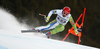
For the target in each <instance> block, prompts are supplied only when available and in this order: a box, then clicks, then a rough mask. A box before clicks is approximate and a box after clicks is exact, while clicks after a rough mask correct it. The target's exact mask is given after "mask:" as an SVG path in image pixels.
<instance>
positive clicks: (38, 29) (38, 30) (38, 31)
mask: <svg viewBox="0 0 100 49" xmlns="http://www.w3.org/2000/svg"><path fill="white" fill-rule="evenodd" d="M32 30H34V31H37V32H40V30H39V29H38V30H35V28H32Z"/></svg>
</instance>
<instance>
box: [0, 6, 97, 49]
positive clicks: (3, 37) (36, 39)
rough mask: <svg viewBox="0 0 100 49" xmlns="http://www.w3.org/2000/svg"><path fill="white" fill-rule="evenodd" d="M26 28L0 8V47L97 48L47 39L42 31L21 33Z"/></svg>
mask: <svg viewBox="0 0 100 49" xmlns="http://www.w3.org/2000/svg"><path fill="white" fill-rule="evenodd" d="M24 29H28V28H27V25H25V24H20V23H19V22H18V21H17V19H16V18H15V17H14V16H13V15H12V14H10V13H9V12H8V11H5V10H4V9H2V8H0V49H97V48H94V47H90V46H83V45H78V44H74V43H69V42H62V41H58V40H54V39H48V38H46V36H45V35H44V34H43V33H24V34H23V33H21V30H24Z"/></svg>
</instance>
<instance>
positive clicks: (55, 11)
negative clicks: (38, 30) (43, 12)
mask: <svg viewBox="0 0 100 49" xmlns="http://www.w3.org/2000/svg"><path fill="white" fill-rule="evenodd" d="M57 11H59V10H51V11H50V12H49V13H48V16H47V20H46V22H48V21H49V19H50V17H51V15H52V14H57Z"/></svg>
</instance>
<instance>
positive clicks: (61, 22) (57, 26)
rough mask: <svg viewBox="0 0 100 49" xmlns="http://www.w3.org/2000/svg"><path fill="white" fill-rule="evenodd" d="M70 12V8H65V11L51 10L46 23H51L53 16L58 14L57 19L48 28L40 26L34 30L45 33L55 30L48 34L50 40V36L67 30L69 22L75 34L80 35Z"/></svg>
mask: <svg viewBox="0 0 100 49" xmlns="http://www.w3.org/2000/svg"><path fill="white" fill-rule="evenodd" d="M70 11H71V9H70V8H69V7H64V8H63V9H55V10H51V11H50V12H49V13H48V16H47V17H46V22H48V21H49V19H50V17H51V15H52V14H57V17H56V19H54V20H53V21H52V22H50V23H49V24H47V25H46V26H40V27H36V28H32V29H33V30H38V31H39V32H40V31H43V30H50V29H53V30H51V31H48V32H47V33H46V35H47V37H48V38H49V37H50V35H53V34H56V33H58V32H61V31H63V30H64V29H65V25H66V24H67V23H68V21H69V22H70V23H71V25H72V26H73V28H74V30H75V33H76V34H79V32H78V31H77V27H76V25H75V23H74V20H73V18H72V16H71V14H70Z"/></svg>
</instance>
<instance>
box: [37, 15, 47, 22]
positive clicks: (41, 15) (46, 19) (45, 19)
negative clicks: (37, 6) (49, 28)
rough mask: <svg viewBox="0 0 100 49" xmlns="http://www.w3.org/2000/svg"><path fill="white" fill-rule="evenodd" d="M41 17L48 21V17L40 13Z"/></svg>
mask: <svg viewBox="0 0 100 49" xmlns="http://www.w3.org/2000/svg"><path fill="white" fill-rule="evenodd" d="M39 15H40V16H44V19H45V21H46V20H47V18H46V15H44V14H41V13H39Z"/></svg>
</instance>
